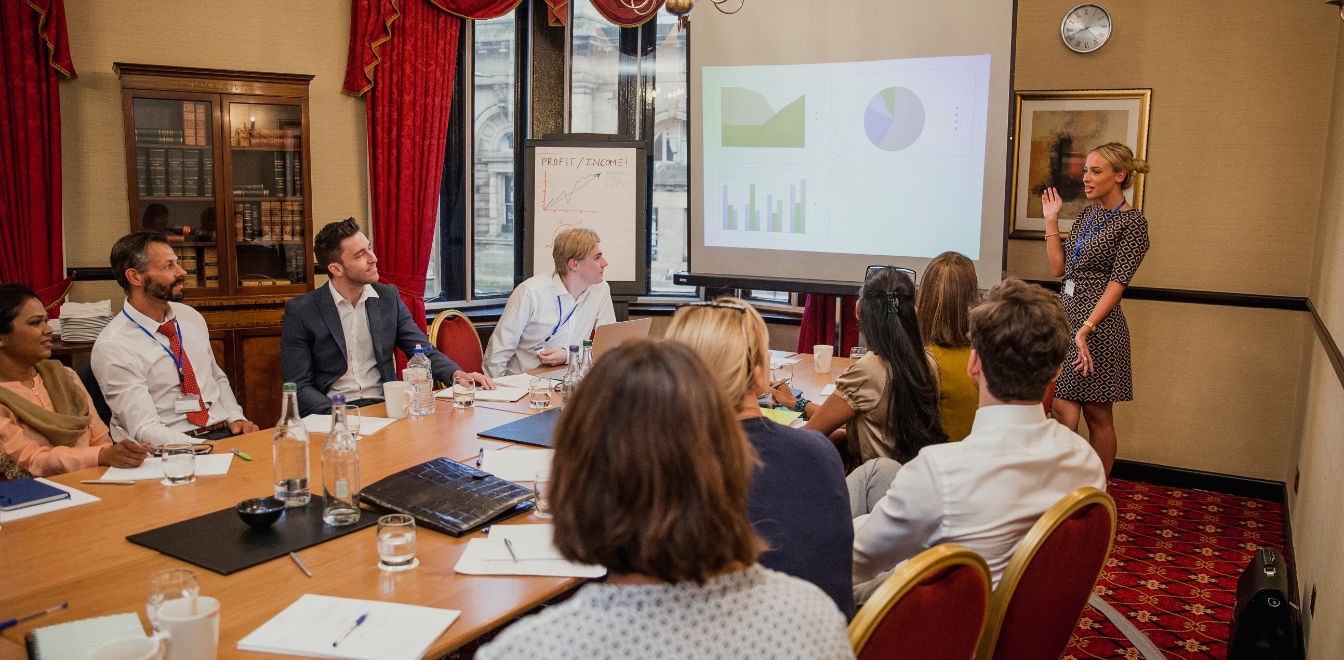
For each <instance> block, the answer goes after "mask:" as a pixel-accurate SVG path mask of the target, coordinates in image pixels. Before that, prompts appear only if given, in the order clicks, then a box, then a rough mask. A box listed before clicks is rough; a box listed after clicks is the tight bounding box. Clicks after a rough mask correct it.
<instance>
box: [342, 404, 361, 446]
mask: <svg viewBox="0 0 1344 660" xmlns="http://www.w3.org/2000/svg"><path fill="white" fill-rule="evenodd" d="M359 420H360V417H359V406H352V405H350V404H348V403H347V404H345V428H346V430H347V431H350V435H351V437H353V438H354V439H356V440H358V439H359Z"/></svg>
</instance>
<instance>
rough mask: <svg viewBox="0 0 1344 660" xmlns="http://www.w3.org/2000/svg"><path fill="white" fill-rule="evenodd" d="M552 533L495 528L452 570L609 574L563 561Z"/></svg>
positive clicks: (541, 528)
mask: <svg viewBox="0 0 1344 660" xmlns="http://www.w3.org/2000/svg"><path fill="white" fill-rule="evenodd" d="M553 529H554V528H553V527H551V526H550V525H493V526H491V527H490V537H489V538H484V539H471V540H470V541H467V549H466V550H464V551H463V552H462V557H461V558H460V559H458V560H457V566H454V567H453V570H455V571H457V572H458V573H463V574H465V575H537V576H548V577H577V578H599V577H602V576H603V575H606V574H607V569H606V568H603V567H602V566H586V565H584V564H575V563H573V562H570V561H566V560H565V558H563V557H561V556H560V552H559V551H558V550H556V549H555V544H554V543H553V542H552V540H551V539H552V530H553ZM504 539H509V543H511V544H512V545H513V554H509V547H508V546H506V545H505V544H504ZM515 557H516V558H517V560H516V561H515ZM239 648H241V646H240V647H239Z"/></svg>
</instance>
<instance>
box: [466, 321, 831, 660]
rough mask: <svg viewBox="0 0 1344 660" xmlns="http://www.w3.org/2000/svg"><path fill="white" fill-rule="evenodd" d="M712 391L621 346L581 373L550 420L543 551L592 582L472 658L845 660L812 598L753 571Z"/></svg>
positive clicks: (672, 364) (680, 347) (753, 552)
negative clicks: (590, 572)
mask: <svg viewBox="0 0 1344 660" xmlns="http://www.w3.org/2000/svg"><path fill="white" fill-rule="evenodd" d="M714 382H715V378H714V375H713V374H711V373H710V372H709V370H708V369H706V368H705V365H704V363H703V362H702V361H701V359H700V358H699V357H698V356H697V355H696V353H695V351H693V350H691V349H690V348H689V347H687V346H686V345H685V344H682V343H680V342H676V341H663V342H659V343H655V342H651V341H642V340H641V341H634V342H627V343H625V344H622V345H621V346H619V347H617V348H616V349H614V350H612V351H611V352H610V353H607V354H606V355H604V356H603V357H602V359H601V360H600V361H598V362H597V363H596V365H595V366H594V367H593V371H592V372H591V373H589V375H588V377H586V378H584V379H583V383H581V384H580V385H579V387H578V390H577V391H576V392H575V394H574V396H573V398H571V399H570V401H569V402H568V403H566V404H565V407H564V408H563V409H562V411H561V413H560V421H559V424H558V426H557V427H556V429H555V442H554V446H555V458H554V460H553V462H552V463H551V474H552V495H551V501H552V505H553V508H554V515H555V519H554V528H555V532H554V535H555V536H554V538H555V548H556V550H558V551H559V553H560V555H561V556H563V557H564V558H565V559H568V560H570V561H574V562H579V563H583V564H596V565H600V566H603V567H605V568H606V569H607V571H608V577H607V579H606V580H605V581H604V582H592V583H589V584H587V585H585V586H584V587H582V588H580V589H579V591H578V592H577V593H575V594H574V596H573V597H572V598H570V599H569V600H566V601H565V602H563V603H560V604H558V605H552V606H550V607H547V608H545V609H544V610H542V611H541V612H540V613H539V614H536V615H534V616H530V617H527V618H525V619H522V620H521V621H519V622H517V623H515V624H513V625H512V626H510V627H509V628H508V629H506V630H504V631H503V632H502V633H500V635H499V637H497V638H495V640H494V641H492V642H490V643H489V644H487V645H485V646H483V647H481V649H480V650H479V651H477V652H476V657H478V658H480V659H481V660H498V659H501V658H543V657H544V658H554V659H557V660H567V659H569V658H575V659H577V658H583V659H584V660H604V659H606V658H611V659H613V660H614V659H616V658H621V659H625V658H634V659H641V658H688V659H691V660H698V659H708V658H820V659H828V658H837V659H838V658H853V657H854V652H853V650H852V649H851V647H850V645H849V637H848V635H847V633H846V630H845V617H844V616H843V615H841V613H840V611H839V610H837V609H836V607H835V603H834V602H832V601H831V599H830V598H828V597H827V596H826V594H825V593H823V592H822V591H821V589H818V588H817V587H816V586H815V585H813V584H811V583H809V582H807V581H805V580H800V579H798V578H795V577H791V576H788V575H785V574H783V573H779V572H776V571H772V570H770V569H768V568H765V567H764V566H761V565H760V564H759V563H758V562H757V557H758V556H759V555H760V553H761V551H762V550H763V549H764V544H763V543H762V542H761V539H760V538H758V537H757V535H756V531H755V530H754V529H753V528H752V524H751V521H750V520H749V519H748V517H747V497H748V491H749V489H750V486H751V471H752V463H753V457H752V451H751V445H750V444H748V442H747V438H746V435H745V434H744V433H743V432H742V427H741V426H740V425H739V423H738V420H737V402H736V401H730V400H728V398H727V397H726V396H725V395H724V394H723V392H722V391H720V388H718V387H714V386H713V383H714ZM616 411H619V413H616Z"/></svg>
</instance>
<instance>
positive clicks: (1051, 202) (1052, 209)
mask: <svg viewBox="0 0 1344 660" xmlns="http://www.w3.org/2000/svg"><path fill="white" fill-rule="evenodd" d="M1062 208H1064V200H1063V198H1061V197H1060V196H1059V191H1058V190H1055V189H1054V188H1046V189H1045V192H1043V193H1041V210H1042V211H1043V212H1044V213H1045V221H1046V222H1052V221H1054V222H1058V221H1059V210H1060V209H1062Z"/></svg>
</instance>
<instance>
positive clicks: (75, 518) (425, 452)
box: [0, 354, 851, 660]
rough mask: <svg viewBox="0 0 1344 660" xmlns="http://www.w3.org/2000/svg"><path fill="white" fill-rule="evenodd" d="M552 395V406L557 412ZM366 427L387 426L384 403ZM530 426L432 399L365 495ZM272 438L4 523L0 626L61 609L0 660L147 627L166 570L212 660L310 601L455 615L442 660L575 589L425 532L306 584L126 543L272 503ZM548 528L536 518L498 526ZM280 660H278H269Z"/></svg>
mask: <svg viewBox="0 0 1344 660" xmlns="http://www.w3.org/2000/svg"><path fill="white" fill-rule="evenodd" d="M789 359H797V360H799V361H798V363H796V364H794V365H793V366H794V376H793V386H794V387H795V388H796V389H801V390H802V391H803V392H804V396H806V397H808V398H810V399H819V398H821V397H820V396H819V395H820V391H821V389H822V388H823V387H825V386H826V385H828V384H830V383H833V382H835V377H836V376H837V375H839V374H841V373H843V372H844V370H845V369H846V368H848V366H849V364H850V363H851V360H848V359H844V358H835V359H834V360H833V361H832V364H831V369H830V371H829V372H828V373H820V374H819V373H815V371H814V369H813V362H812V356H811V355H810V354H799V355H796V356H793V357H792V358H789ZM559 399H560V395H559V393H555V394H554V395H553V402H554V403H553V405H556V406H558V405H559V403H560V400H559ZM361 413H362V415H365V416H371V417H382V416H385V409H384V407H383V405H382V404H378V405H376V406H370V407H367V408H364V409H363V410H362V411H361ZM528 414H533V411H532V410H531V408H530V406H529V403H528V400H527V397H523V398H522V399H521V400H519V401H517V402H513V403H504V402H484V401H479V402H477V403H476V405H475V407H473V408H455V407H453V404H452V401H450V400H442V399H441V400H439V402H438V405H437V406H436V411H435V412H434V413H433V414H432V415H428V416H425V417H420V418H411V419H400V420H397V421H396V422H394V423H392V424H390V425H389V426H387V427H386V428H384V429H383V430H381V431H379V432H377V433H373V434H370V435H365V436H363V437H362V438H361V439H360V440H359V453H360V476H361V479H362V481H363V482H364V483H366V484H368V483H373V482H374V481H377V480H379V479H382V478H383V477H386V476H388V475H390V474H393V473H395V472H398V471H400V470H403V469H405V468H408V467H411V466H414V465H418V464H420V463H423V462H425V461H428V460H432V459H435V458H439V457H448V458H452V459H456V460H460V461H462V462H468V461H474V460H475V457H476V455H477V452H479V451H480V450H481V449H485V450H487V451H488V450H493V449H505V448H512V449H514V450H516V451H530V450H532V448H531V447H529V446H527V445H515V444H513V443H507V442H496V441H492V440H487V439H485V438H481V437H478V436H477V434H478V433H480V432H481V431H485V430H488V429H491V428H493V427H496V426H499V425H502V424H507V423H509V422H512V421H516V420H519V419H521V418H522V417H523V416H525V415H528ZM271 433H272V432H271V429H266V430H262V431H258V432H256V433H249V434H246V435H240V436H235V437H233V438H228V439H224V440H218V441H216V442H215V443H214V444H215V450H214V453H221V452H227V451H229V450H230V449H231V448H237V449H240V450H242V451H243V452H246V453H248V454H250V455H251V456H252V457H253V459H254V460H252V461H244V460H242V459H240V458H238V457H234V459H233V461H232V464H231V466H230V468H229V471H228V474H227V475H224V476H216V477H197V478H196V481H195V482H194V483H192V484H189V485H185V486H173V487H170V486H164V485H162V484H161V483H160V482H159V481H152V480H151V481H137V482H136V483H135V485H133V486H115V485H91V484H81V483H79V482H80V480H83V479H97V478H98V477H99V476H100V475H102V473H103V472H104V471H105V470H106V469H107V468H103V467H98V468H91V469H88V470H82V471H79V472H72V473H69V474H64V475H60V476H56V477H51V478H50V480H51V481H54V482H57V483H60V484H63V485H67V486H71V487H74V488H77V489H79V490H81V491H84V492H86V493H89V494H92V495H94V496H97V497H99V498H101V500H100V501H98V502H93V503H91V504H85V505H82V506H76V507H72V508H68V509H63V510H60V511H55V512H51V513H46V514H42V515H38V516H34V517H31V518H26V519H23V520H17V521H14V522H8V523H4V524H3V528H2V529H0V558H2V559H0V620H3V619H8V618H10V617H14V616H22V615H25V614H29V613H32V612H37V611H40V610H43V609H46V608H48V607H50V606H52V605H55V604H57V603H60V602H61V601H68V602H69V604H70V605H69V607H68V608H67V609H65V610H61V611H59V612H56V613H53V614H50V615H47V616H42V617H38V618H37V619H34V620H31V621H28V622H25V623H23V624H20V625H18V626H15V627H12V628H9V629H7V630H5V631H4V632H3V633H0V660H9V659H10V658H15V659H18V658H25V657H26V652H25V651H24V635H25V634H26V633H27V632H28V631H29V630H31V629H33V628H39V627H43V626H49V625H52V624H57V623H63V622H66V621H75V620H79V619H86V618H90V617H96V616H105V615H110V614H118V613H122V612H135V613H137V614H139V616H140V618H141V622H142V623H144V624H146V630H148V629H149V627H148V625H147V624H148V620H147V618H146V615H145V599H146V595H147V594H146V588H147V579H148V577H149V575H150V574H151V573H154V572H156V571H161V570H165V569H170V568H190V569H192V570H193V571H194V572H195V574H196V577H197V579H198V581H199V583H200V593H201V595H203V596H212V597H214V598H217V599H219V601H220V630H219V657H220V658H235V657H256V656H258V655H261V654H258V653H253V652H245V651H239V650H238V640H240V639H242V638H243V637H245V636H247V635H248V634H249V633H251V632H252V631H253V630H256V629H257V628H258V627H259V626H261V625H262V624H263V623H265V622H266V621H268V620H270V619H271V618H272V617H274V616H275V615H276V614H278V613H279V612H280V611H281V610H283V609H285V608H286V607H288V606H289V605H290V604H291V603H293V602H294V601H296V600H298V598H299V597H300V596H302V595H303V594H306V593H312V594H323V595H329V596H339V597H345V598H360V599H365V600H382V601H389V602H398V603H406V604H412V605H422V606H426V607H438V608H444V609H450V610H459V611H461V613H462V614H461V616H460V617H459V618H458V619H457V620H456V621H454V622H453V624H452V625H451V626H449V627H448V629H447V630H446V631H445V632H444V633H443V634H442V635H441V636H439V638H438V639H437V640H435V642H434V643H433V644H432V645H431V647H430V649H429V652H428V653H427V654H426V657H430V658H434V657H441V656H443V655H445V654H447V653H449V652H451V651H453V650H454V649H457V648H459V647H461V646H462V645H464V644H467V643H468V642H470V641H471V640H473V639H476V638H477V637H480V636H481V635H484V634H486V633H488V632H490V631H491V630H493V629H495V628H498V627H500V626H503V625H506V624H508V623H510V622H511V621H513V620H514V619H515V618H517V617H518V616H520V615H522V614H524V613H527V612H528V611H530V610H532V609H535V608H536V607H538V606H540V605H541V604H543V603H545V602H546V601H548V600H551V599H553V598H555V597H556V596H558V595H560V594H563V593H565V592H567V591H569V590H571V589H574V588H576V587H578V586H579V585H580V584H581V582H582V580H580V579H576V578H554V577H525V576H472V575H459V574H456V573H455V572H454V571H453V567H454V566H455V565H456V564H457V560H458V558H459V557H460V556H461V554H462V552H463V550H464V549H465V547H466V544H467V541H468V539H471V538H483V537H484V536H485V534H484V533H482V532H475V533H473V534H469V535H466V536H463V537H461V538H454V537H451V536H448V535H446V534H441V533H439V532H435V531H432V530H429V529H425V528H419V529H418V530H417V532H418V534H417V544H416V557H417V558H418V559H419V560H420V565H419V566H418V567H417V568H415V569H412V570H410V571H405V572H400V573H390V572H385V571H382V570H380V569H379V568H378V567H377V564H378V553H377V549H376V547H375V535H376V529H375V528H373V527H370V528H366V529H363V530H360V531H357V532H353V533H350V534H347V535H345V536H341V537H339V538H336V539H332V540H330V541H327V542H325V543H321V544H319V545H316V546H313V547H311V548H307V549H305V550H301V551H299V552H298V554H299V556H300V557H301V558H302V559H303V562H304V563H305V564H306V565H307V566H308V568H309V569H310V570H311V571H312V573H313V577H311V578H310V577H307V576H305V575H304V574H303V573H302V572H301V571H300V570H299V567H298V566H297V565H296V564H295V563H294V562H292V561H290V559H289V558H288V557H281V558H279V559H275V560H272V561H269V562H266V563H263V564H260V565H258V566H254V567H252V568H249V569H245V570H242V571H239V572H237V573H234V574H232V575H228V576H224V575H219V574H217V573H214V572H212V571H210V570H207V569H204V568H200V567H197V566H193V565H191V564H189V563H187V562H183V561H180V560H177V559H174V558H172V557H169V556H167V555H163V554H160V553H158V552H156V551H154V550H150V549H148V548H144V547H141V546H139V545H135V544H133V543H131V542H130V541H127V540H126V537H127V536H129V535H132V534H137V533H140V532H144V531H148V530H151V529H156V528H158V527H162V526H164V525H168V524H172V523H175V522H179V521H182V520H187V519H190V518H194V517H197V516H200V515H204V514H207V513H211V512H214V511H219V510H221V509H230V508H232V507H233V506H234V505H235V504H237V503H238V502H240V501H242V500H245V499H250V498H254V497H264V496H268V495H271V494H272V492H273V485H272V461H271ZM323 439H324V436H323V435H322V434H317V433H314V434H312V436H311V440H310V443H309V451H310V453H311V461H312V466H313V468H312V469H313V471H312V474H313V479H312V482H313V485H314V491H315V495H314V500H315V501H320V494H321V467H320V466H321V451H322V440H323ZM539 522H545V521H543V520H540V519H538V518H537V517H536V516H535V515H533V514H532V513H528V514H526V515H518V516H515V517H513V518H510V519H508V520H507V521H504V522H501V523H499V524H520V523H539ZM276 657H283V656H276Z"/></svg>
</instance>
